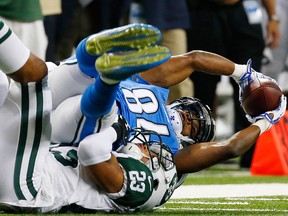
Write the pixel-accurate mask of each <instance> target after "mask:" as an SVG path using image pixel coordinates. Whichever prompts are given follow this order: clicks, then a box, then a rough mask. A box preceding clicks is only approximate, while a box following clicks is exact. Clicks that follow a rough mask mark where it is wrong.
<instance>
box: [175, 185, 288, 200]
mask: <svg viewBox="0 0 288 216" xmlns="http://www.w3.org/2000/svg"><path fill="white" fill-rule="evenodd" d="M277 195H281V196H282V195H283V196H288V183H287V184H284V183H269V184H226V185H182V186H180V187H179V188H177V189H176V190H175V192H174V194H173V195H172V197H171V198H172V199H181V198H218V197H253V196H277Z"/></svg>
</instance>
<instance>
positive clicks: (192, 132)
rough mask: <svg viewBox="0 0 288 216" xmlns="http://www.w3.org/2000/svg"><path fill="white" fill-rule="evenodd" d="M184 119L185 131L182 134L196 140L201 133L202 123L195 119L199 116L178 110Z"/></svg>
mask: <svg viewBox="0 0 288 216" xmlns="http://www.w3.org/2000/svg"><path fill="white" fill-rule="evenodd" d="M176 111H177V112H178V113H179V114H180V116H181V119H182V124H183V129H182V132H181V134H182V135H183V136H189V137H191V138H192V139H195V138H196V137H197V135H198V133H199V129H200V122H199V120H197V119H195V118H197V116H196V115H195V114H194V113H191V112H189V111H187V110H176Z"/></svg>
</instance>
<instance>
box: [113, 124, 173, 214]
mask: <svg viewBox="0 0 288 216" xmlns="http://www.w3.org/2000/svg"><path fill="white" fill-rule="evenodd" d="M151 135H153V137H154V138H155V137H157V139H153V140H150V137H151ZM137 144H142V145H146V146H147V147H148V152H149V155H145V154H144V153H142V152H141V149H140V148H139V147H138V145H137ZM117 151H118V152H121V153H125V154H129V155H132V156H134V157H135V158H137V159H139V160H141V159H142V158H143V157H144V158H148V159H149V160H148V162H147V163H146V165H147V166H148V167H149V169H150V170H151V173H152V175H153V182H154V188H153V192H152V195H151V197H150V198H149V199H148V200H147V201H146V203H144V204H143V205H142V206H141V207H140V208H139V209H138V210H139V211H148V210H153V209H155V208H159V207H160V206H161V205H163V204H164V203H165V202H166V201H167V200H168V199H169V198H170V197H171V196H172V194H173V192H174V190H175V188H176V184H177V180H178V179H177V172H176V167H175V162H174V159H173V154H172V152H171V150H170V149H169V147H168V146H166V145H165V144H163V143H162V140H161V137H160V135H159V134H158V133H156V132H154V131H149V130H144V129H142V128H134V129H132V131H131V136H130V138H129V140H128V141H127V144H126V145H124V146H121V147H120V148H119V149H118V150H117Z"/></svg>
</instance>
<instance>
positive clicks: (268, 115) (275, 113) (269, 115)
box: [246, 95, 287, 130]
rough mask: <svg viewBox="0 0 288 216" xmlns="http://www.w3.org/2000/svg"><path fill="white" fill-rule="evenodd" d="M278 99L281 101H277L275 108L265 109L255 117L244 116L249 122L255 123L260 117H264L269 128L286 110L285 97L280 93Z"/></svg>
mask: <svg viewBox="0 0 288 216" xmlns="http://www.w3.org/2000/svg"><path fill="white" fill-rule="evenodd" d="M280 100H281V101H280V103H279V106H278V107H277V108H276V109H275V110H272V111H267V112H265V113H262V114H260V115H258V116H255V117H252V116H250V115H246V118H247V119H248V121H249V122H251V123H255V122H256V121H258V120H260V119H265V120H266V121H268V122H269V128H270V127H271V126H272V125H273V124H275V123H277V122H278V121H279V120H280V118H281V117H282V116H283V115H284V113H285V111H286V106H287V98H286V97H285V96H284V95H282V96H281V99H280ZM269 128H267V129H266V130H268V129H269Z"/></svg>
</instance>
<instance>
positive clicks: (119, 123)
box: [112, 115, 130, 145]
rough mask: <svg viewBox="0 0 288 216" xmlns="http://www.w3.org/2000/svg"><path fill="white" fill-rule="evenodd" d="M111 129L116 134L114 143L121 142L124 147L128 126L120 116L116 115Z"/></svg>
mask: <svg viewBox="0 0 288 216" xmlns="http://www.w3.org/2000/svg"><path fill="white" fill-rule="evenodd" d="M112 127H113V128H114V129H115V131H116V133H117V139H116V141H115V142H120V141H122V142H123V144H124V145H126V141H125V140H126V138H127V137H128V135H129V133H130V125H129V124H128V122H127V121H126V119H125V118H124V117H123V116H122V115H118V117H117V120H116V122H114V123H113V124H112Z"/></svg>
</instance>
